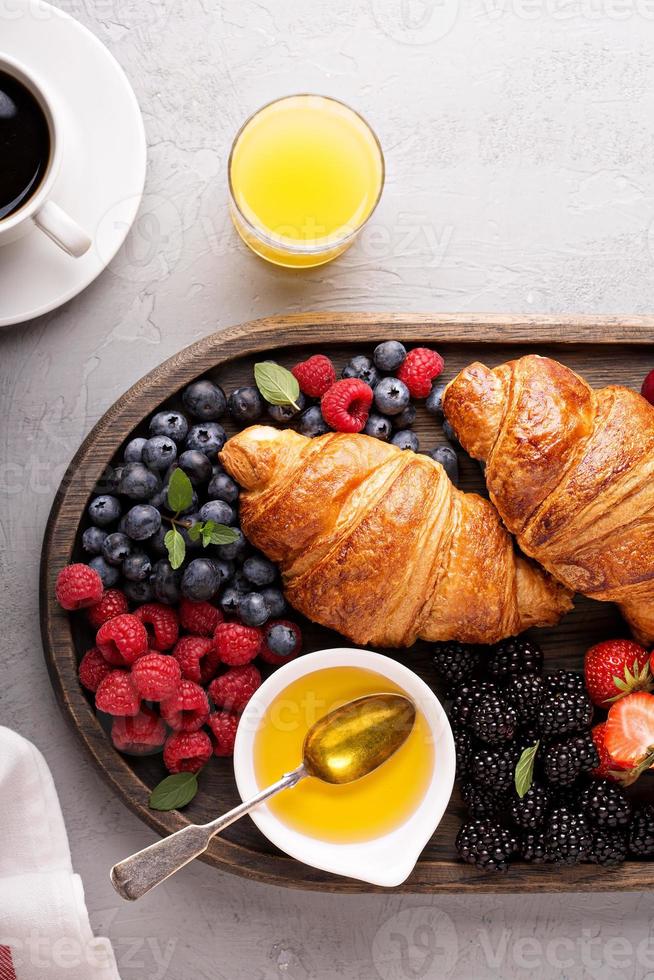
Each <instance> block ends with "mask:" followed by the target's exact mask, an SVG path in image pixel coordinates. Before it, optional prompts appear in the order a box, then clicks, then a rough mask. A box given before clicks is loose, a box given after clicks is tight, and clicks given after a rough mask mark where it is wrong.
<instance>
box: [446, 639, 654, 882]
mask: <svg viewBox="0 0 654 980" xmlns="http://www.w3.org/2000/svg"><path fill="white" fill-rule="evenodd" d="M600 646H601V649H600V650H599V651H598V649H597V648H593V649H592V650H590V651H589V652H588V654H587V657H586V680H585V679H584V675H582V674H578V673H574V672H572V671H564V670H559V671H556V672H555V673H551V674H544V673H543V655H542V652H541V651H540V649H539V648H538V647H537V646H536V644H534V643H533V642H531V641H530V640H528V639H526V638H523V637H518V638H513V639H509V640H506V641H504V642H503V643H500V644H499V645H498V646H496V647H495V648H493V649H491V650H484V649H483V648H479V647H470V646H466V645H464V644H461V643H443V644H438V645H437V647H436V649H435V651H434V654H433V662H434V665H435V667H436V669H437V671H438V672H439V673H440V675H441V676H442V678H443V680H444V682H445V684H446V690H447V692H448V696H449V697H451V698H452V702H451V707H450V711H449V715H450V722H451V724H452V728H453V732H454V741H455V747H456V768H457V779H458V780H459V788H460V792H461V798H462V800H463V803H464V805H465V807H466V809H467V812H468V817H467V819H466V821H465V822H464V823H463V825H462V826H461V828H460V830H459V833H458V835H457V838H456V843H455V846H456V850H457V853H458V854H459V857H460V858H461V859H462V860H463V861H466V862H468V863H470V864H474V865H475V866H476V867H478V868H480V869H485V870H490V871H507V870H508V867H509V864H510V862H511V861H514V860H516V859H518V858H522V859H523V860H525V861H530V862H544V861H547V862H551V863H553V864H575V863H577V862H579V861H588V862H593V863H596V864H599V865H602V866H605V867H608V866H613V865H617V864H620V863H621V862H623V861H624V860H625V859H626V858H627V857H628V856H630V855H631V856H634V857H639V858H641V857H644V856H648V857H654V808H652V806H651V805H649V806H645V807H640V808H634V806H633V805H632V803H631V802H630V800H629V798H628V796H627V795H626V794H625V792H624V786H626V785H628V784H629V783H630V782H631V781H633V779H635V777H636V776H637V775H639V774H640V772H642V771H643V770H644V768H648V767H649V766H651V765H652V764H653V763H654V756H652V755H651V753H652V751H654V713H653V712H654V695H652V694H650V693H648V686H649V681H648V677H649V674H648V670H647V669H646V664H647V661H648V659H649V654H647V653H646V651H644V650H643V649H642V648H637V649H635V648H636V646H637V645H636V644H633V643H630V642H627V641H611V642H610V643H607V644H602V645H600ZM611 671H615V672H616V677H617V682H618V687H617V689H616V688H615V685H614V686H613V689H611V684H610V683H609V680H608V678H609V675H610V672H611ZM634 674H635V680H634ZM611 683H613V682H611ZM634 686H635V687H636V688H637V689H638V690H637V691H636V692H635V693H633V691H632V689H633V687H634ZM591 695H592V697H591ZM616 696H617V700H615V701H613V706H612V707H611V708H610V711H609V718H608V720H607V721H606V722H602V723H601V724H598V725H596V726H595V727H594V728H592V727H591V726H592V722H593V703H594V702H595V703H596V704H604V706H606V703H605V702H606V701H607V699H608V698H615V697H616ZM635 699H640V700H637V701H636V700H635ZM643 699H650V700H648V701H647V702H643ZM634 715H636V717H634ZM646 719H647V720H646ZM648 726H649V727H648ZM636 732H638V733H639V735H638V737H639V738H640V744H639V746H636V745H635V743H634V739H635V738H636V735H635V733H636ZM643 733H645V734H643ZM643 740H644V741H643ZM607 745H608V747H607ZM609 748H611V749H612V751H611V752H609ZM620 750H621V751H622V754H620ZM613 753H617V758H616V754H613ZM621 784H624V785H621Z"/></svg>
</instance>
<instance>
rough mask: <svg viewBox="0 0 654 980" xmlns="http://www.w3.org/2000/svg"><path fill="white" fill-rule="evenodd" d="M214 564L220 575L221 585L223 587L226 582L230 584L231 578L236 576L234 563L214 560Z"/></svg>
mask: <svg viewBox="0 0 654 980" xmlns="http://www.w3.org/2000/svg"><path fill="white" fill-rule="evenodd" d="M213 563H214V565H215V566H216V568H217V569H218V572H219V574H220V584H221V585H223V584H224V583H225V582H229V580H230V578H231V577H232V575H233V574H234V562H233V561H225V560H224V559H221V558H214V559H213Z"/></svg>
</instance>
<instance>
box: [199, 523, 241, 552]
mask: <svg viewBox="0 0 654 980" xmlns="http://www.w3.org/2000/svg"><path fill="white" fill-rule="evenodd" d="M237 540H238V533H237V532H236V531H235V530H234V528H233V527H227V525H226V524H215V525H214V527H213V529H212V530H211V533H210V535H209V540H208V541H205V540H204V537H203V539H202V543H203V545H204V547H205V548H206V547H207V545H208V544H233V542H234V541H237Z"/></svg>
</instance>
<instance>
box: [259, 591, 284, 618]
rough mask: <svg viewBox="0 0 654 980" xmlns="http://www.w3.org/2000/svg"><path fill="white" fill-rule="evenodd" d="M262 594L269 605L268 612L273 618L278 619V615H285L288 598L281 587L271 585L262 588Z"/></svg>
mask: <svg viewBox="0 0 654 980" xmlns="http://www.w3.org/2000/svg"><path fill="white" fill-rule="evenodd" d="M261 595H262V596H263V601H264V602H265V604H266V605H267V606H268V612H269V613H270V615H271V617H272V618H274V619H276V618H277V617H278V616H283V615H284V611H285V609H286V600H285V599H284V593H283V592H282V590H281V589H276V588H274V586H269V587H268V588H267V589H262V590H261Z"/></svg>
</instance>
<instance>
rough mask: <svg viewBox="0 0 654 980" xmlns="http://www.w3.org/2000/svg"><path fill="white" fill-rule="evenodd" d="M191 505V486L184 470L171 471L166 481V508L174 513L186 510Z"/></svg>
mask: <svg viewBox="0 0 654 980" xmlns="http://www.w3.org/2000/svg"><path fill="white" fill-rule="evenodd" d="M192 503H193V484H192V483H191V481H190V480H189V478H188V477H187V475H186V473H185V472H184V470H180V469H179V467H178V468H177V469H176V470H173V472H172V474H171V476H170V480H169V481H168V506H169V507H170V509H171V510H172V511H173V512H174V513H175V514H179V512H180V510H186V508H187V507H190V506H191V504H192Z"/></svg>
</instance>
